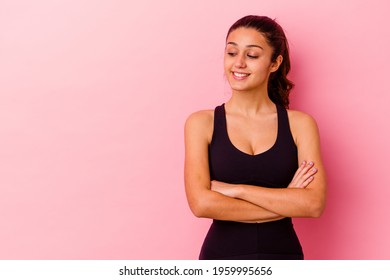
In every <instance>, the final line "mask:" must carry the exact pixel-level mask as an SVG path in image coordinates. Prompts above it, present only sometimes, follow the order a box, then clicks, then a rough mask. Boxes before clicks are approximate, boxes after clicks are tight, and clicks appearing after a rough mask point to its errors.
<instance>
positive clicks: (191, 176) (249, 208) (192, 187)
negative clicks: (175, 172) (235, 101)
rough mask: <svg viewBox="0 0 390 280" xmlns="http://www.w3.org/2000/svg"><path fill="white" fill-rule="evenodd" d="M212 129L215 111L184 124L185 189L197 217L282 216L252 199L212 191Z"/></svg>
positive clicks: (250, 218) (255, 218) (246, 218)
mask: <svg viewBox="0 0 390 280" xmlns="http://www.w3.org/2000/svg"><path fill="white" fill-rule="evenodd" d="M212 132H213V111H201V112H198V113H194V114H192V115H191V116H190V117H189V118H188V119H187V121H186V124H185V167H184V177H185V190H186V195H187V200H188V204H189V206H190V209H191V210H192V212H193V213H194V215H195V216H197V217H203V218H212V219H218V220H231V221H271V220H275V219H280V218H281V216H280V215H278V214H275V213H274V212H272V211H269V210H265V209H264V208H263V207H260V206H257V205H254V204H253V203H251V202H248V201H244V200H240V199H235V198H231V197H228V196H225V195H222V194H220V193H218V192H215V191H212V190H211V182H210V171H209V161H208V145H209V143H210V141H211V137H212Z"/></svg>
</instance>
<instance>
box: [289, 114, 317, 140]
mask: <svg viewBox="0 0 390 280" xmlns="http://www.w3.org/2000/svg"><path fill="white" fill-rule="evenodd" d="M287 113H288V118H289V122H290V128H291V133H292V135H293V137H294V139H295V141H296V142H298V140H299V138H302V137H305V138H306V137H308V136H311V137H317V136H318V126H317V122H316V120H315V119H314V118H313V117H312V116H311V115H309V114H307V113H304V112H301V111H297V110H287Z"/></svg>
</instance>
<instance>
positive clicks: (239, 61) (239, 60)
mask: <svg viewBox="0 0 390 280" xmlns="http://www.w3.org/2000/svg"><path fill="white" fill-rule="evenodd" d="M234 66H235V67H237V68H245V67H246V62H245V56H244V55H237V56H236V61H235V62H234Z"/></svg>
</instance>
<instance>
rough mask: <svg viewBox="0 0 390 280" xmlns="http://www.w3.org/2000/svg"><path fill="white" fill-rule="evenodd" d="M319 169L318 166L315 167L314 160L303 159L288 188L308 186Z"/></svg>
mask: <svg viewBox="0 0 390 280" xmlns="http://www.w3.org/2000/svg"><path fill="white" fill-rule="evenodd" d="M317 171H318V170H317V168H315V167H314V162H312V161H309V162H306V161H303V162H302V164H301V166H299V168H298V169H297V171H296V172H295V175H294V178H293V179H292V181H291V183H290V184H289V185H288V187H287V188H306V187H307V186H308V185H309V184H310V183H311V182H312V181H313V180H314V174H316V173H317Z"/></svg>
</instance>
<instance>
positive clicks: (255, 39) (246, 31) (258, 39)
mask: <svg viewBox="0 0 390 280" xmlns="http://www.w3.org/2000/svg"><path fill="white" fill-rule="evenodd" d="M229 42H234V43H236V44H237V45H239V46H247V45H260V46H262V47H263V48H264V47H269V48H270V47H271V46H269V44H268V42H267V40H266V38H265V36H264V35H263V34H262V33H260V32H259V31H257V30H256V29H254V28H247V27H240V28H237V29H235V30H233V31H232V32H231V33H230V34H229V36H228V37H227V40H226V43H229Z"/></svg>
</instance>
